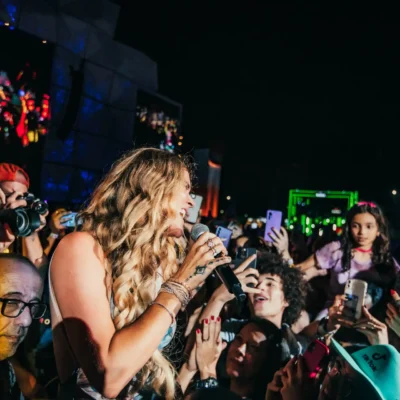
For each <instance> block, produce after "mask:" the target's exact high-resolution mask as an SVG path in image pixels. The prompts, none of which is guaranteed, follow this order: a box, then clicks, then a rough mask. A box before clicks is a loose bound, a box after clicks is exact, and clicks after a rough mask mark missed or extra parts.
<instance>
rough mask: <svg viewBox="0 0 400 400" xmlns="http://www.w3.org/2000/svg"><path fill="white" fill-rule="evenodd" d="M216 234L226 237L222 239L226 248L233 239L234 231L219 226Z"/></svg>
mask: <svg viewBox="0 0 400 400" xmlns="http://www.w3.org/2000/svg"><path fill="white" fill-rule="evenodd" d="M215 234H216V235H217V236H218V237H219V238H221V239H225V240H223V241H222V243H223V244H224V246H225V247H226V248H228V246H229V241H230V240H231V236H232V231H231V230H230V229H228V228H224V227H223V226H217V231H216V232H215Z"/></svg>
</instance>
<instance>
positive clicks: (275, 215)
mask: <svg viewBox="0 0 400 400" xmlns="http://www.w3.org/2000/svg"><path fill="white" fill-rule="evenodd" d="M281 226H282V212H281V211H277V210H268V211H267V218H266V222H265V232H264V240H266V241H267V242H273V240H272V239H271V236H270V235H269V234H270V233H271V232H272V228H275V229H277V230H279V229H280V227H281Z"/></svg>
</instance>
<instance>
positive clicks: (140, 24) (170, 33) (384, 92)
mask: <svg viewBox="0 0 400 400" xmlns="http://www.w3.org/2000/svg"><path fill="white" fill-rule="evenodd" d="M363 7H364V8H359V7H354V8H353V9H352V8H351V6H349V5H346V6H344V8H343V7H340V8H339V7H337V8H335V6H334V5H332V7H331V6H321V5H319V4H309V5H295V4H293V3H290V2H286V3H285V4H282V3H281V2H279V4H271V3H269V4H266V5H265V4H264V5H260V4H254V3H252V2H246V3H240V5H239V6H234V5H233V4H232V3H229V4H226V5H225V4H224V5H217V4H216V2H201V3H196V4H195V5H194V4H193V3H190V4H186V5H185V4H183V2H172V3H171V2H168V4H167V3H164V4H157V5H154V4H153V3H151V2H141V3H140V4H138V3H137V2H122V12H121V14H120V18H119V25H118V29H117V32H116V38H117V39H118V40H120V41H123V42H125V43H128V44H130V45H132V46H134V47H136V48H137V49H139V50H141V51H143V52H145V53H146V54H147V55H149V56H150V57H151V58H153V59H154V60H155V61H156V62H157V63H158V68H159V89H160V92H161V93H163V94H165V95H167V96H169V97H171V98H172V99H174V100H176V101H179V102H181V103H183V132H184V135H185V140H184V142H185V146H186V149H187V150H190V149H192V148H193V147H211V148H213V149H216V150H219V151H221V152H222V153H223V156H224V161H223V180H222V196H223V197H222V198H223V199H224V197H225V196H226V195H231V196H232V201H233V202H234V203H235V204H236V206H237V210H238V212H242V213H244V212H247V213H252V214H260V215H261V214H264V212H265V210H266V209H267V208H268V207H272V208H275V207H276V208H278V207H279V208H283V207H286V205H287V201H288V189H290V188H302V189H322V190H324V189H332V190H334V189H335V190H342V189H348V190H359V191H360V197H361V198H362V199H368V200H375V201H378V202H379V203H381V204H382V205H383V206H384V208H385V209H386V212H387V213H389V214H390V215H391V217H392V218H394V217H395V214H396V209H397V207H396V208H395V204H396V197H395V196H393V195H392V194H391V192H392V189H394V188H396V184H397V183H398V156H397V154H398V148H397V146H396V145H395V143H396V142H397V136H398V132H399V122H400V115H399V100H398V98H399V89H400V78H399V76H400V73H399V72H400V69H399V58H398V50H397V48H398V39H399V24H398V19H397V15H398V13H397V11H396V10H389V9H387V10H383V9H377V8H376V5H375V6H373V7H372V8H367V6H366V5H363ZM399 189H400V188H399ZM225 203H226V201H225ZM222 206H224V200H223V201H222Z"/></svg>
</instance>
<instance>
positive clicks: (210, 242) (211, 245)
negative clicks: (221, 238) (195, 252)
mask: <svg viewBox="0 0 400 400" xmlns="http://www.w3.org/2000/svg"><path fill="white" fill-rule="evenodd" d="M207 246H208V247H209V248H210V249H212V248H213V247H214V246H215V244H214V242H213V241H212V239H208V240H207Z"/></svg>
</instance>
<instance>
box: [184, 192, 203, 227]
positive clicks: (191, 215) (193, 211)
mask: <svg viewBox="0 0 400 400" xmlns="http://www.w3.org/2000/svg"><path fill="white" fill-rule="evenodd" d="M191 197H192V199H193V200H194V207H192V208H189V210H188V215H187V217H186V221H187V222H190V223H191V224H195V223H196V222H197V218H198V217H199V213H200V208H201V204H202V202H203V197H202V196H199V195H198V194H192V195H191Z"/></svg>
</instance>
